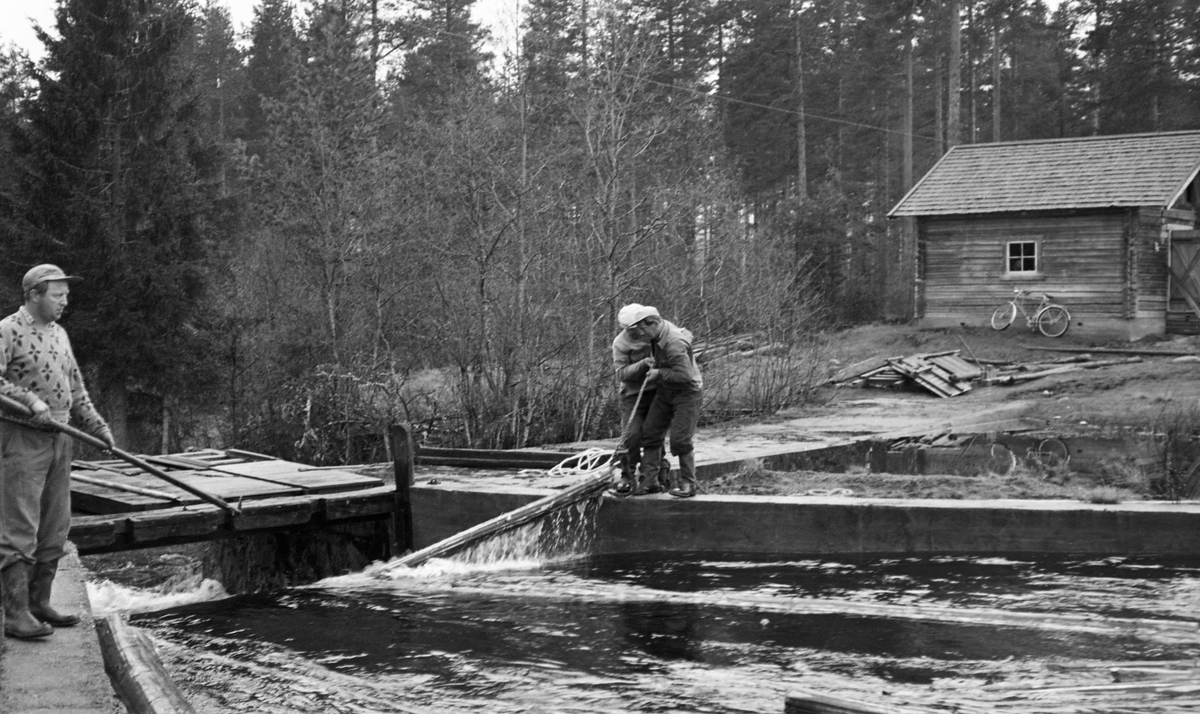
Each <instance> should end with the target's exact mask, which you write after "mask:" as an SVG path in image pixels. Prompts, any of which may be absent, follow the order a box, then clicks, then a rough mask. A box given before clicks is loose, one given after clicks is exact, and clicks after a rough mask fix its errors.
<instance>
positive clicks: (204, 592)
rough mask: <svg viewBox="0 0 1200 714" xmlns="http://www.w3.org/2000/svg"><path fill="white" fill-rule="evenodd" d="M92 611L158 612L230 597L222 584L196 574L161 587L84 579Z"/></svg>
mask: <svg viewBox="0 0 1200 714" xmlns="http://www.w3.org/2000/svg"><path fill="white" fill-rule="evenodd" d="M87 593H88V599H89V600H90V601H91V604H92V612H93V613H94V614H95V615H96V616H98V617H102V616H104V615H108V614H111V613H114V612H121V613H128V614H136V613H145V612H157V611H159V610H165V609H167V608H170V607H177V606H179V605H189V604H192V603H197V602H210V601H213V600H223V599H225V598H227V597H229V593H228V592H226V591H225V586H224V585H222V584H221V583H220V582H218V581H216V580H213V579H211V578H201V577H199V576H195V577H192V578H187V579H185V580H182V581H177V582H174V583H171V584H169V585H167V586H166V587H164V588H159V589H154V590H143V589H141V588H134V587H129V586H126V585H118V584H117V583H114V582H112V581H110V580H100V581H96V582H89V583H87Z"/></svg>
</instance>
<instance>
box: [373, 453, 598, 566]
mask: <svg viewBox="0 0 1200 714" xmlns="http://www.w3.org/2000/svg"><path fill="white" fill-rule="evenodd" d="M615 466H616V463H615V461H610V462H609V465H608V466H607V467H606V468H604V470H603V471H601V472H600V473H598V474H595V475H593V476H591V477H589V478H587V479H586V480H584V481H581V482H580V483H577V484H575V485H574V486H571V487H570V488H567V489H565V490H563V491H560V492H559V493H555V494H552V495H550V496H546V497H545V498H542V499H538V500H537V501H534V502H533V503H530V504H527V505H525V506H522V507H521V508H518V509H515V510H512V511H509V512H508V513H504V514H501V515H499V516H497V517H495V518H493V519H491V520H490V521H484V522H483V523H480V524H479V525H477V526H474V527H473V528H468V529H467V530H465V531H462V532H461V533H456V534H455V535H452V536H450V537H449V538H446V539H444V540H441V541H438V542H437V543H434V544H433V545H431V546H428V547H426V548H422V549H421V550H418V551H416V552H415V553H409V554H408V555H406V556H404V557H402V558H400V559H399V560H395V561H392V562H391V563H388V564H387V565H386V566H385V567H384V571H386V572H390V571H392V570H395V569H398V568H402V567H406V566H413V567H415V566H417V565H420V564H421V563H424V562H425V561H427V560H429V559H430V558H438V557H441V556H445V555H450V554H453V553H456V552H458V551H460V550H462V549H463V548H466V547H467V546H469V545H471V544H472V543H475V542H477V541H480V540H482V539H484V538H487V537H490V536H493V535H496V534H498V533H502V532H504V531H507V530H510V529H512V528H516V527H517V526H520V525H523V524H525V523H528V522H530V521H532V520H534V519H536V518H540V517H542V516H544V515H546V514H548V513H551V512H553V511H556V510H558V509H560V508H563V507H564V506H568V505H570V504H573V503H577V502H579V501H582V500H584V499H586V498H591V497H592V496H594V495H595V494H597V493H599V492H601V491H603V490H604V489H606V488H608V487H609V485H611V484H612V479H613V470H614V468H615Z"/></svg>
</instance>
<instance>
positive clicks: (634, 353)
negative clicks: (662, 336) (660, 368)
mask: <svg viewBox="0 0 1200 714" xmlns="http://www.w3.org/2000/svg"><path fill="white" fill-rule="evenodd" d="M612 355H613V371H614V372H616V375H617V380H618V381H619V382H620V383H621V387H620V389H621V394H622V395H625V396H630V395H634V394H637V393H638V392H639V391H641V389H642V382H644V381H646V373H647V372H649V371H650V365H649V364H647V363H645V362H642V360H643V359H645V358H647V357H649V356H650V343H649V342H638V341H637V340H634V339H632V338H630V337H629V334H628V333H627V332H625V330H621V331H620V332H618V333H617V336H616V337H615V338H614V339H613V343H612Z"/></svg>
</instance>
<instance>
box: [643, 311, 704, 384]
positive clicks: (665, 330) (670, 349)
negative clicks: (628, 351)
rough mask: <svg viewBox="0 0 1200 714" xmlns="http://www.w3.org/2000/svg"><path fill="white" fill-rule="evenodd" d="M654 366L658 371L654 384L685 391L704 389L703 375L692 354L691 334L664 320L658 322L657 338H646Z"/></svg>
mask: <svg viewBox="0 0 1200 714" xmlns="http://www.w3.org/2000/svg"><path fill="white" fill-rule="evenodd" d="M650 349H651V354H652V355H653V356H654V368H655V369H657V370H659V376H658V384H657V385H656V386H662V387H670V388H672V389H679V390H685V391H699V390H701V389H703V388H704V377H702V376H701V375H700V366H699V365H697V364H696V357H695V355H694V354H693V353H692V333H691V332H690V331H689V330H685V329H683V328H682V327H678V326H676V325H675V324H674V323H672V322H669V321H667V320H663V321H662V329H661V330H659V332H658V337H656V338H654V339H653V340H651V341H650Z"/></svg>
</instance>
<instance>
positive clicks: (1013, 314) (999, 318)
mask: <svg viewBox="0 0 1200 714" xmlns="http://www.w3.org/2000/svg"><path fill="white" fill-rule="evenodd" d="M1015 319H1017V304H1016V303H1015V302H1006V303H1004V304H1003V305H1001V306H1000V307H998V308H996V311H995V312H993V313H992V329H993V330H1004V329H1007V328H1008V326H1009V325H1011V324H1013V320H1015Z"/></svg>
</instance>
